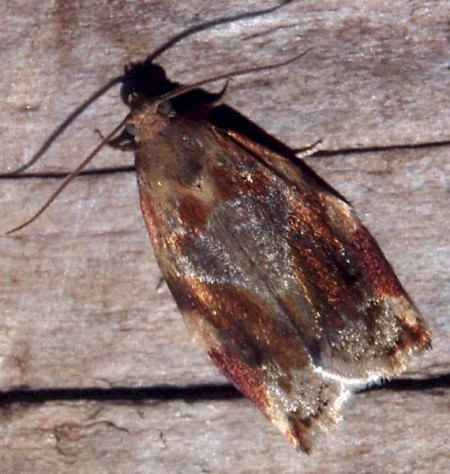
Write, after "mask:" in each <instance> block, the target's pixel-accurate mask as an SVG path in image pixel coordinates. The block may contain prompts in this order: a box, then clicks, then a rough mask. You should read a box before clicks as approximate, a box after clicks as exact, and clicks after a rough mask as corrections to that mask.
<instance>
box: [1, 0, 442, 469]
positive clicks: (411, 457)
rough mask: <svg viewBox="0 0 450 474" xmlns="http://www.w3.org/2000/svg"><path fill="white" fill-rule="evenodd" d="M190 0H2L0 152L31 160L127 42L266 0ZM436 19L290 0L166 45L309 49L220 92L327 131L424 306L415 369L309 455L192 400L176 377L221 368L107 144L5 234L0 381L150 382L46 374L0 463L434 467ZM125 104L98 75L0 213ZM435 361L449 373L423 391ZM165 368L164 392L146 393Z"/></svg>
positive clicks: (247, 50)
mask: <svg viewBox="0 0 450 474" xmlns="http://www.w3.org/2000/svg"><path fill="white" fill-rule="evenodd" d="M182 3H183V4H182V5H181V3H180V2H172V1H164V2H161V1H160V2H158V1H148V2H111V3H104V2H100V1H91V2H85V3H83V2H81V3H76V4H75V3H67V5H66V4H63V3H61V4H55V3H54V2H50V1H42V2H33V5H32V7H30V4H31V2H22V3H20V4H19V3H18V4H12V3H11V4H6V3H5V4H2V5H1V6H0V18H2V26H3V27H2V29H1V30H0V62H1V64H2V65H3V68H2V75H1V76H0V94H1V97H2V98H3V101H2V107H1V110H0V133H1V138H2V154H1V156H0V170H4V171H6V170H7V169H12V168H14V167H15V166H16V165H18V164H21V163H23V162H24V161H26V160H27V159H28V158H29V157H30V156H31V155H32V154H33V152H35V151H36V149H37V148H38V147H39V146H40V144H41V143H42V142H43V140H44V139H45V138H46V137H47V136H48V134H49V133H50V132H51V131H52V130H53V128H54V127H55V126H56V125H57V124H58V123H59V122H60V121H61V120H63V119H64V118H65V117H66V116H67V115H68V113H69V112H70V111H71V110H72V109H73V108H74V107H75V106H77V105H79V104H80V103H81V102H82V101H83V100H84V99H85V98H87V97H88V96H89V95H90V94H91V93H92V92H94V91H95V90H96V88H98V87H100V86H101V85H102V84H104V83H105V82H106V81H107V80H108V79H110V78H111V77H113V76H115V75H117V74H119V73H120V72H121V68H122V66H123V65H124V64H126V63H127V62H129V61H131V60H138V59H142V58H144V57H145V56H146V55H147V54H149V52H150V51H151V50H152V49H154V48H155V47H156V46H159V45H160V44H161V43H162V42H164V41H165V40H166V39H168V38H170V37H171V36H172V35H173V34H175V33H178V32H179V31H182V30H183V29H185V28H187V27H189V26H192V25H193V24H196V23H198V22H201V21H205V20H207V19H213V18H217V17H220V16H228V15H231V14H236V13H237V12H239V11H251V10H252V8H253V9H257V8H261V3H262V2H200V1H198V0H195V1H194V0H192V1H189V2H182ZM266 3H267V2H264V4H266ZM274 3H275V2H274ZM449 18H450V7H449V5H448V2H446V1H444V0H443V1H440V2H439V1H437V2H425V1H424V2H401V1H395V2H388V3H386V2H380V1H367V2H356V3H355V2H350V1H349V2H346V1H342V2H318V1H306V2H300V1H299V2H293V3H292V4H291V5H289V6H286V7H285V8H283V9H281V10H278V11H277V12H274V13H272V14H271V15H267V16H262V17H259V18H255V19H251V20H244V21H241V22H235V23H232V24H228V25H221V26H219V27H217V28H215V29H212V30H208V31H204V32H202V33H200V34H198V35H196V36H193V37H191V38H189V39H187V40H186V41H185V42H184V43H182V44H179V45H177V46H176V47H175V48H173V49H172V50H171V51H169V52H168V53H167V54H165V55H164V56H163V57H162V58H161V60H160V61H159V63H160V64H162V65H163V66H164V67H165V68H166V70H167V72H168V74H169V76H170V77H171V78H174V79H178V80H180V81H181V82H184V83H188V82H190V81H193V80H195V79H200V78H203V77H207V76H210V75H212V74H214V73H217V72H223V71H224V70H225V71H228V70H230V69H232V68H234V67H242V65H243V64H246V65H247V64H261V63H265V62H270V61H273V59H274V58H284V57H286V58H287V57H290V56H292V55H293V54H296V53H298V51H300V50H302V49H304V48H305V47H312V48H313V49H312V50H311V51H310V52H309V53H308V55H307V56H305V57H304V58H303V59H302V60H301V61H299V62H297V63H294V64H291V65H290V66H288V67H286V68H283V69H281V70H279V71H276V72H270V73H267V74H262V75H258V76H248V77H245V78H239V79H236V80H233V81H232V83H231V85H230V87H229V90H228V93H227V96H226V102H227V103H229V104H230V105H232V106H234V107H235V108H237V109H238V110H240V111H241V112H242V113H244V114H245V115H246V116H248V117H250V118H251V119H252V120H253V121H254V122H256V123H258V124H259V125H261V126H263V127H264V128H265V129H266V130H268V131H269V132H270V133H272V134H273V135H275V136H277V137H278V138H280V139H282V140H283V141H285V142H286V143H287V144H289V145H290V146H292V147H295V148H297V147H302V146H305V145H307V144H310V143H312V142H314V141H315V140H317V139H318V138H322V139H323V141H324V144H325V148H326V149H327V150H330V151H336V153H335V154H331V155H328V156H324V157H313V158H311V159H310V160H309V163H310V164H311V166H312V167H313V168H314V169H315V170H316V171H318V172H319V173H320V174H321V175H322V176H323V177H324V178H325V179H327V180H328V181H329V182H330V183H331V184H332V185H333V186H335V187H336V188H337V189H338V190H339V191H341V192H342V193H343V194H344V195H346V196H347V197H348V198H349V199H350V201H352V202H353V203H354V205H355V207H356V209H357V210H358V212H359V214H360V216H361V218H362V219H363V220H364V222H365V223H366V224H367V225H368V226H369V228H370V229H371V231H372V232H373V234H374V235H375V236H376V238H377V239H378V241H379V243H380V244H381V246H382V248H383V250H384V251H385V253H386V255H387V256H388V258H389V259H390V261H391V262H392V263H393V265H394V267H395V268H396V270H397V273H398V275H399V277H400V279H401V281H402V282H403V283H404V285H405V287H406V288H407V289H408V291H409V292H410V293H411V295H412V296H413V298H414V299H415V301H416V303H417V305H418V306H419V308H420V309H421V310H422V312H423V314H424V315H425V317H426V319H427V321H428V322H429V324H430V326H431V328H432V330H433V332H434V343H433V347H434V349H433V351H431V352H429V353H427V354H426V355H425V356H424V357H422V358H419V359H417V360H415V361H414V363H413V364H411V367H410V370H409V372H408V373H407V374H406V377H410V378H411V377H414V378H418V379H424V380H425V382H424V384H423V385H424V389H423V390H420V386H418V385H417V384H414V383H413V382H409V383H405V386H404V387H403V389H402V390H400V389H399V390H397V391H393V390H390V389H388V388H386V389H381V390H378V391H373V392H368V393H365V394H359V395H357V396H356V397H355V401H354V403H351V404H350V406H349V407H348V408H347V409H346V411H345V418H346V420H345V422H344V423H342V424H341V425H340V426H339V428H338V429H337V430H335V431H334V432H332V433H331V434H330V437H329V438H328V439H325V440H323V441H322V443H320V445H319V446H318V447H317V450H316V451H315V452H314V453H313V454H312V455H311V456H309V457H306V456H302V455H300V454H298V453H296V452H294V451H293V450H292V448H291V447H290V446H289V445H288V444H287V443H286V441H285V440H284V439H283V438H282V437H281V436H280V435H279V434H278V433H277V432H276V431H275V430H274V428H272V427H271V426H270V424H269V423H267V422H266V421H265V420H264V419H263V417H262V415H260V414H259V413H258V412H257V410H256V409H255V408H253V407H252V406H251V405H250V404H249V403H248V402H247V401H245V400H243V399H239V398H234V397H231V398H230V399H228V398H227V395H229V391H225V393H224V394H223V396H222V397H221V396H220V391H219V393H217V392H216V394H215V395H214V396H213V397H211V399H209V398H208V397H201V396H200V398H199V399H198V400H190V401H189V402H186V401H184V400H183V399H184V398H185V397H186V392H185V391H183V389H182V388H180V387H185V386H189V385H194V386H195V385H204V386H206V387H207V386H208V385H214V384H221V383H224V379H223V378H222V377H221V376H220V375H219V374H218V373H217V371H216V370H215V369H214V367H213V366H212V365H211V364H210V363H209V362H208V361H207V360H206V358H205V357H204V356H203V354H201V353H200V351H199V350H198V349H197V348H196V347H195V346H194V345H193V344H192V342H191V340H190V336H189V334H188V333H187V331H186V329H185V328H184V325H183V322H182V320H181V317H180V316H179V314H178V313H177V311H176V309H175V306H174V303H173V302H172V299H171V297H170V295H169V294H168V291H167V290H166V289H165V288H163V289H162V290H160V291H157V289H156V287H157V284H158V281H159V272H158V269H157V267H156V264H155V260H154V257H153V254H152V251H151V249H150V245H149V242H148V237H147V235H146V233H145V229H144V224H143V222H142V218H141V216H140V211H139V208H138V202H137V191H136V185H135V178H134V175H133V173H132V172H125V171H124V172H122V173H112V172H111V173H109V172H108V169H110V170H111V171H113V170H114V169H116V168H117V166H120V165H127V164H130V163H132V157H131V155H127V154H120V153H117V152H113V151H111V150H106V151H104V152H103V153H102V154H101V156H100V157H99V159H98V160H97V161H96V162H95V163H94V164H93V165H92V167H93V168H98V169H103V170H105V172H104V173H101V174H97V175H91V176H84V177H80V178H79V179H78V180H77V181H76V182H74V183H73V184H72V185H71V187H69V188H68V189H67V190H66V191H65V192H64V194H63V195H62V196H61V198H60V199H59V200H58V201H57V202H55V203H54V204H53V205H52V206H51V208H50V209H49V210H48V211H47V212H46V213H45V214H44V215H43V216H42V217H41V218H40V220H39V221H37V222H36V223H35V224H33V225H32V226H30V227H28V228H27V229H24V230H23V231H21V232H20V233H18V234H16V235H13V236H10V237H1V239H0V258H1V266H0V284H1V287H0V305H1V312H0V388H1V390H4V391H10V393H11V397H12V398H14V396H15V394H17V390H18V389H20V388H23V387H26V388H28V389H31V390H36V389H43V388H45V389H61V388H75V389H80V388H99V387H101V388H111V387H128V388H130V389H133V387H134V388H138V387H149V388H150V389H151V390H150V397H149V398H150V400H147V401H146V402H144V403H140V404H136V403H131V402H129V403H127V404H126V403H120V402H119V401H114V400H111V399H108V396H106V397H105V399H104V400H102V401H99V400H97V401H88V400H85V399H83V394H82V393H81V392H77V391H75V392H74V396H73V397H72V398H76V397H77V396H78V397H79V399H80V400H79V401H71V402H69V401H64V402H62V401H58V399H57V398H58V393H59V392H58V390H56V391H55V392H52V394H53V396H54V397H55V398H56V400H48V401H47V402H46V403H36V404H31V405H27V406H22V405H18V404H12V405H7V406H5V408H4V409H3V410H2V412H1V413H2V415H1V418H0V419H1V423H0V433H1V437H0V466H1V467H2V472H8V473H9V472H11V473H12V472H50V473H53V472H55V473H56V472H93V473H96V472H99V473H101V472H158V473H164V472H168V473H172V472H183V473H191V472H192V473H196V472H224V473H225V472H248V473H250V472H286V473H288V472H315V473H316V472H324V473H325V472H343V473H344V472H373V473H384V472H386V473H388V472H389V473H390V472H392V473H394V472H395V473H401V472H405V473H407V472H408V473H409V472H414V473H418V472H424V473H425V472H431V471H432V472H437V473H440V472H446V468H447V466H448V463H449V462H450V455H449V453H448V448H447V447H446V439H445V438H446V436H445V434H446V433H447V438H448V432H449V430H450V420H449V418H450V415H449V408H450V407H449V394H448V388H447V390H446V387H445V378H444V377H442V376H443V375H445V374H448V372H449V360H450V357H449V356H450V353H449V352H450V351H449V345H448V340H449V324H448V318H447V313H448V307H449V300H450V291H449V281H450V277H449V267H450V262H449V260H450V259H449V250H448V237H447V233H448V222H449V217H450V216H449V211H448V184H449V183H448V182H449V174H450V173H449V171H450V169H449V168H450V147H449V146H448V142H450V127H449V123H450V94H449V90H450V72H449V70H448V58H449V52H450V48H449V44H448V21H449ZM237 51H238V52H239V53H238V54H237V53H236V52H237ZM124 113H125V108H124V107H123V106H122V105H121V104H120V100H119V98H118V93H117V91H114V92H112V93H109V94H108V96H107V97H106V98H103V99H102V100H100V101H98V102H97V103H96V104H95V105H94V106H93V107H91V108H90V109H89V110H88V112H87V113H86V114H85V115H84V116H83V117H81V118H80V120H78V121H77V122H76V123H75V124H74V125H73V126H72V127H71V129H70V130H69V131H68V133H66V134H65V135H64V136H63V137H62V138H61V139H60V140H59V141H58V142H57V143H55V144H54V146H53V147H52V148H51V149H50V150H49V151H48V153H47V154H46V156H45V158H44V159H43V160H42V161H41V162H40V163H39V164H37V165H36V166H35V167H34V168H33V172H34V173H36V174H37V176H34V177H29V178H26V179H15V180H12V179H2V181H1V184H0V203H1V206H0V226H1V227H0V231H4V230H7V229H8V228H10V227H11V226H13V225H15V224H17V223H19V222H21V221H22V220H23V219H24V218H26V217H28V216H29V215H30V214H31V213H32V212H33V211H34V210H36V208H37V207H38V206H39V204H40V203H42V202H43V201H44V200H45V198H46V196H48V195H49V194H50V193H51V192H52V190H54V189H55V186H57V184H58V182H60V180H59V179H56V178H52V179H50V178H48V177H47V178H44V177H40V175H46V174H48V173H54V172H62V171H66V170H67V169H71V168H72V167H73V165H74V164H75V163H76V162H77V161H79V160H80V158H81V157H83V156H84V155H85V154H86V153H87V152H88V151H89V149H90V148H91V147H92V146H93V145H94V144H95V143H96V142H97V140H98V136H97V135H96V133H95V128H97V127H98V128H100V129H101V131H102V132H107V131H108V130H109V128H111V127H112V126H113V125H115V124H116V123H117V121H118V119H119V118H120V117H122V116H123V115H124ZM446 144H447V145H446ZM418 145H421V146H418ZM402 147H403V148H402ZM408 147H409V148H408ZM349 150H353V151H350V152H349ZM431 377H441V378H440V379H439V380H441V383H440V385H441V386H439V387H436V388H434V389H431V388H430V382H429V381H427V380H429V379H430V378H431ZM163 385H168V386H169V387H173V389H172V390H171V391H170V394H171V396H175V399H174V400H170V401H169V400H165V399H164V396H160V397H158V393H160V392H158V387H161V386H163ZM431 385H432V384H431ZM408 387H409V389H408ZM425 387H428V389H425ZM177 388H178V389H177ZM194 392H195V391H194ZM46 393H47V392H45V393H44V394H41V396H42V398H45V397H46ZM89 393H90V392H89ZM107 393H109V392H107ZM114 393H115V392H112V395H111V397H110V398H113V397H114ZM127 393H132V392H127ZM161 393H162V394H164V393H166V392H164V391H162V392H161ZM189 393H191V392H189ZM47 395H48V394H47ZM137 395H139V393H138V394H137ZM36 396H38V395H36ZM62 397H63V394H60V398H62ZM176 397H178V399H177V398H176ZM16 398H18V397H16ZM48 398H51V397H48ZM69 398H70V397H69ZM430 466H431V467H430ZM430 469H431V471H430Z"/></svg>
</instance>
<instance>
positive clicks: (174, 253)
mask: <svg viewBox="0 0 450 474" xmlns="http://www.w3.org/2000/svg"><path fill="white" fill-rule="evenodd" d="M133 124H134V125H135V126H136V127H137V129H138V130H139V131H140V144H139V148H138V151H137V154H136V167H137V173H138V181H139V189H140V198H141V207H142V210H143V214H144V218H145V221H146V223H147V227H148V230H149V233H150V236H151V239H152V243H153V246H154V250H155V254H156V257H157V259H158V262H159V265H160V267H161V271H162V273H163V276H164V278H165V280H166V281H167V284H168V286H169V288H170V290H171V292H172V293H173V296H174V298H175V300H176V302H177V305H178V307H179V309H180V310H181V312H182V314H183V316H184V318H185V321H186V323H187V325H188V327H189V328H190V330H191V331H192V332H193V334H194V336H195V338H196V340H197V341H198V342H199V343H200V344H201V345H202V346H203V347H204V348H205V350H206V351H207V352H208V354H209V356H210V358H211V359H212V360H213V361H214V363H215V364H216V365H217V366H218V367H219V368H220V369H221V370H222V372H223V373H224V374H225V375H226V376H227V377H228V378H229V379H230V380H231V381H232V382H233V383H234V384H235V385H236V387H237V388H239V389H240V390H241V391H242V392H243V393H244V394H245V395H246V396H247V397H248V398H250V399H251V400H252V401H253V402H254V403H255V404H256V405H257V406H258V407H259V408H260V409H261V410H262V411H263V413H265V415H266V416H267V417H268V418H269V419H270V420H271V421H272V422H273V423H274V424H275V425H276V426H277V427H278V428H279V429H280V430H281V431H282V432H283V433H285V434H286V435H287V437H288V438H289V439H290V440H291V442H292V443H293V444H294V445H295V446H297V447H299V448H301V449H303V450H305V451H309V450H310V448H311V444H312V439H313V438H314V437H315V435H317V434H319V433H320V432H323V431H325V430H326V429H327V427H329V426H330V425H331V424H333V423H334V422H336V421H337V420H338V418H339V412H340V408H341V405H342V403H343V401H344V400H345V399H346V398H347V397H348V395H349V387H350V386H351V385H352V384H356V383H364V382H368V381H373V380H377V379H379V378H380V377H385V376H389V375H392V374H395V373H398V372H399V371H401V370H402V369H403V367H404V364H405V360H406V358H407V356H408V355H409V354H410V353H411V352H414V351H417V350H420V349H423V348H425V347H427V346H428V345H429V341H430V334H429V332H428V330H427V329H426V326H425V325H424V323H423V321H422V320H421V318H420V316H419V314H418V312H417V310H416V309H415V307H414V305H413V303H412V302H411V300H410V299H409V297H408V296H407V294H406V293H405V291H404V290H403V288H402V287H401V285H400V283H399V282H398V280H397V278H396V276H395V275H394V273H393V271H392V269H391V267H390V265H389V264H388V262H387V261H386V259H385V258H384V256H383V254H382V253H381V251H380V249H379V248H378V246H377V244H376V242H375V241H374V240H373V238H372V237H371V235H370V234H369V233H368V231H367V230H366V229H365V228H364V226H362V224H361V223H360V221H359V220H358V218H357V217H356V215H355V213H354V211H353V210H352V208H351V207H350V206H349V205H348V204H347V203H346V202H344V201H343V200H342V199H341V198H340V197H339V196H338V195H337V194H334V193H333V191H332V190H331V189H330V188H326V187H324V186H322V185H321V184H320V183H319V182H318V181H315V180H314V179H313V178H312V177H311V176H309V175H308V176H306V175H305V173H304V171H303V170H302V168H301V167H299V166H298V165H297V164H296V163H295V162H294V161H291V160H289V159H287V158H285V157H283V156H280V155H275V154H273V153H272V152H270V151H269V150H267V149H265V148H264V147H261V146H260V145H257V144H255V143H253V142H251V141H249V140H248V139H246V138H243V137H240V136H239V135H237V134H235V133H227V132H226V131H220V130H217V129H214V128H213V127H212V126H210V125H209V124H207V123H206V122H200V121H190V120H188V119H185V118H180V117H165V116H161V115H158V114H154V113H152V114H151V113H141V114H140V115H139V116H138V117H135V118H134V119H133ZM149 130H151V131H149Z"/></svg>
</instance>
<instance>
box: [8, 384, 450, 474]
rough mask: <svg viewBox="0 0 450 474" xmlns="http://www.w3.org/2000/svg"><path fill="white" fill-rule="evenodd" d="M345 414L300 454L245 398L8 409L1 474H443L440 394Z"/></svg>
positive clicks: (387, 395)
mask: <svg viewBox="0 0 450 474" xmlns="http://www.w3.org/2000/svg"><path fill="white" fill-rule="evenodd" d="M346 412H347V415H346V420H345V423H343V424H341V425H340V426H339V427H338V428H337V429H336V430H335V431H333V432H331V433H330V435H329V438H328V439H327V441H326V442H322V443H321V444H320V445H319V446H317V449H316V450H315V451H314V452H313V453H312V454H311V455H310V456H306V455H302V454H300V453H298V452H296V451H295V450H293V449H292V448H291V446H289V445H288V444H287V443H286V441H285V440H284V439H283V437H282V436H281V435H280V434H279V433H278V432H277V431H276V430H275V428H274V427H273V426H271V425H270V424H269V423H267V421H266V420H265V419H264V417H263V416H262V415H261V414H260V413H258V412H257V411H256V410H255V409H254V407H253V406H251V404H250V403H249V402H248V401H247V400H244V399H238V400H233V401H231V402H230V401H220V400H212V401H207V400H203V401H197V402H192V401H191V402H188V403H186V402H184V401H181V400H178V401H172V402H170V401H167V402H165V403H155V402H147V403H144V404H140V405H130V404H125V403H111V402H103V403H98V402H79V403H66V402H52V403H47V404H45V405H39V406H36V405H31V406H28V407H27V406H25V407H15V408H14V409H12V410H11V411H10V412H8V413H7V414H6V415H4V416H3V417H2V423H1V428H0V433H1V434H2V436H0V464H1V466H2V471H3V472H7V473H13V472H27V473H38V472H39V473H41V472H51V473H65V474H71V473H74V474H75V473H80V472H89V473H92V474H97V473H106V472H108V473H111V474H113V473H124V472H127V473H128V472H132V473H147V472H157V473H158V474H173V473H183V474H200V473H205V472H212V473H216V474H228V473H230V472H239V473H242V474H247V473H248V474H250V473H256V472H267V473H272V472H273V473H275V472H282V473H283V474H294V473H298V472H302V473H304V474H313V473H314V474H317V473H330V472H333V473H336V474H347V473H348V472H373V473H383V474H409V473H411V472H414V474H428V473H430V472H433V473H435V472H436V473H446V472H448V462H449V453H448V443H447V442H446V439H445V436H444V433H448V431H449V429H450V419H449V417H448V416H447V417H445V416H443V414H444V413H446V412H447V413H448V397H447V398H446V397H445V396H444V394H443V392H442V390H440V389H435V390H430V391H427V392H417V391H416V392H395V391H394V392H391V391H387V390H385V391H375V392H371V393H365V394H360V395H358V396H356V400H355V402H354V404H352V405H351V406H350V407H349V408H348V410H346Z"/></svg>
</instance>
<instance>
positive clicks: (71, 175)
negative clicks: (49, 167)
mask: <svg viewBox="0 0 450 474" xmlns="http://www.w3.org/2000/svg"><path fill="white" fill-rule="evenodd" d="M129 117H130V114H128V115H127V116H126V117H125V118H124V119H123V120H122V121H121V122H120V123H119V125H117V126H116V127H114V129H113V130H112V131H111V132H109V133H108V135H107V136H106V137H105V138H103V140H102V141H101V142H100V143H99V144H98V145H97V146H96V147H95V148H94V150H93V151H92V152H91V153H89V155H88V156H87V157H86V158H85V159H84V160H83V161H82V162H81V163H80V164H79V165H78V166H77V167H76V168H75V169H74V170H73V171H71V172H70V173H69V174H68V175H67V176H66V177H65V178H64V181H63V182H62V183H61V184H60V185H59V186H58V188H57V189H56V191H54V192H53V194H52V195H51V196H50V197H49V198H48V199H47V201H46V202H45V204H44V205H43V206H41V208H40V209H39V210H38V211H37V212H36V213H35V214H34V215H33V216H32V217H31V218H30V219H28V220H27V221H25V222H24V223H23V224H20V225H19V226H17V227H14V229H11V230H9V231H8V232H6V235H8V234H12V233H14V232H17V231H18V230H21V229H23V228H24V227H26V226H28V225H30V224H31V223H32V222H34V221H35V220H36V219H37V218H38V217H39V216H40V215H41V214H42V213H43V212H44V211H45V210H46V209H47V208H48V206H50V204H51V203H52V202H53V201H54V200H55V199H56V198H57V197H58V196H59V195H60V194H61V192H62V191H63V189H64V188H65V187H66V186H67V185H68V184H69V183H70V182H71V181H72V180H73V179H74V178H76V177H77V176H78V175H79V174H80V173H81V171H82V170H83V169H84V168H85V167H86V166H87V165H88V164H89V162H90V161H91V160H92V159H93V158H94V156H95V155H96V154H97V153H98V152H99V151H100V150H101V149H102V148H103V147H104V146H105V145H106V144H107V143H108V142H109V141H110V140H112V139H113V138H114V135H116V134H117V132H118V131H119V130H120V129H121V128H122V127H123V126H124V125H125V123H126V121H127V120H128V119H129Z"/></svg>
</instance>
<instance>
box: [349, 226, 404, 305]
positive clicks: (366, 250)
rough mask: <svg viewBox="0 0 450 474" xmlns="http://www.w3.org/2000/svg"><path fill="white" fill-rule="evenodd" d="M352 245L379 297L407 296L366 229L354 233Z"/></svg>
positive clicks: (360, 228)
mask: <svg viewBox="0 0 450 474" xmlns="http://www.w3.org/2000/svg"><path fill="white" fill-rule="evenodd" d="M352 244H353V245H354V246H355V247H356V249H357V251H358V255H359V258H360V260H361V262H362V265H363V266H364V270H365V272H366V274H367V276H368V279H369V280H370V282H371V283H372V286H373V291H374V292H375V293H376V294H377V295H378V296H399V295H403V294H405V292H404V290H403V288H402V287H401V285H400V283H399V281H398V280H397V277H396V276H395V274H394V271H393V270H392V267H391V266H390V265H389V263H388V261H387V260H386V258H385V257H384V255H383V253H382V252H381V250H380V248H379V247H378V245H377V243H376V242H375V239H374V238H373V237H372V236H371V235H370V234H369V232H368V231H367V229H366V228H364V227H362V226H361V227H359V229H358V230H356V231H355V232H354V234H353V236H352Z"/></svg>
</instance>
